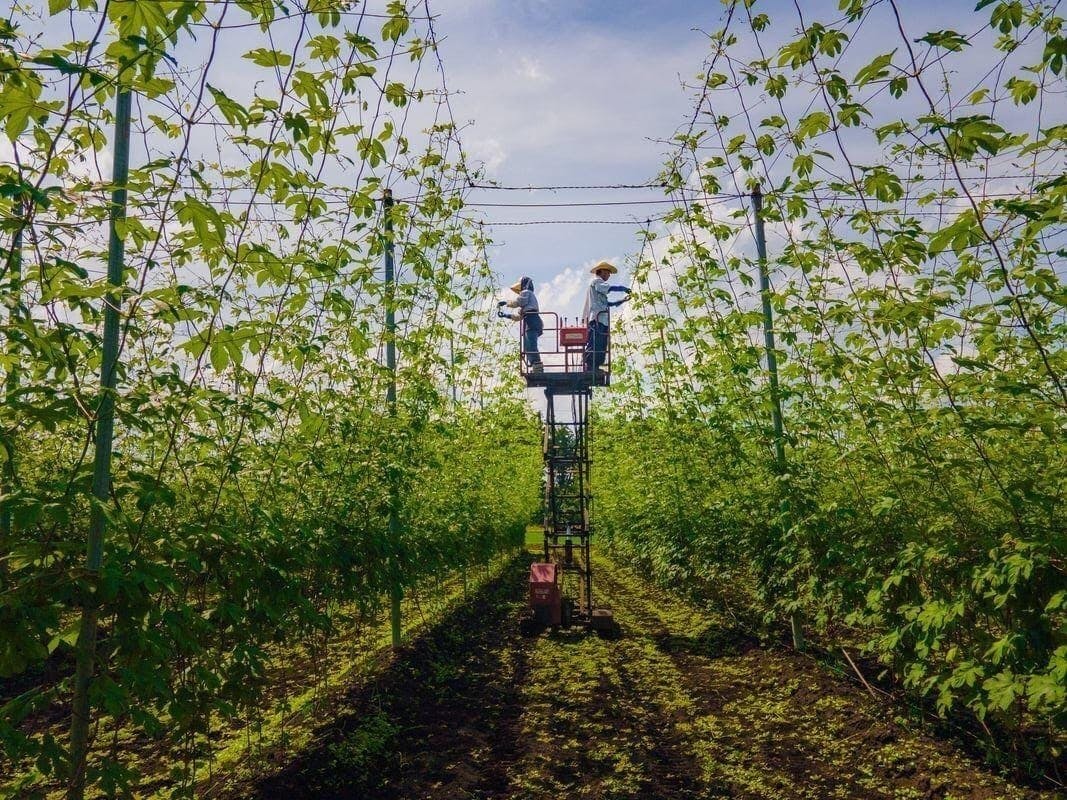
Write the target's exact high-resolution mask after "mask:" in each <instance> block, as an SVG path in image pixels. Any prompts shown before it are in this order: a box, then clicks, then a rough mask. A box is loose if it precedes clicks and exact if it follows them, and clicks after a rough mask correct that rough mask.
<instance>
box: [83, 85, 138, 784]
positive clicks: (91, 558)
mask: <svg viewBox="0 0 1067 800" xmlns="http://www.w3.org/2000/svg"><path fill="white" fill-rule="evenodd" d="M130 103H131V94H130V90H129V89H120V90H119V93H118V96H117V97H116V98H115V163H114V168H113V172H112V190H111V212H110V224H109V228H110V239H109V242H108V250H107V280H108V284H109V286H110V291H109V292H108V294H107V296H106V297H105V298H104V347H103V354H102V361H101V364H100V404H99V406H98V407H97V417H96V451H95V454H94V458H93V504H92V510H91V516H90V518H89V542H88V545H87V547H86V560H85V571H86V582H87V584H88V587H87V591H88V592H89V596H88V597H86V599H85V603H84V606H83V608H82V619H81V629H80V631H79V633H78V652H77V662H76V667H75V673H74V701H73V706H72V713H71V722H70V763H71V773H70V783H69V785H68V788H67V797H68V798H69V799H70V800H81V798H82V796H83V795H84V793H85V766H86V765H85V761H86V756H87V751H88V743H89V683H90V681H91V679H92V674H93V659H94V656H95V653H96V628H97V615H98V609H97V605H96V603H97V601H96V597H95V596H94V593H95V591H96V586H95V584H96V579H97V577H98V576H99V573H100V567H101V565H102V564H103V560H104V532H105V529H106V527H107V519H106V517H105V516H104V508H105V506H106V504H107V503H108V500H109V495H110V489H111V445H112V437H113V435H114V428H115V385H116V372H117V370H116V367H117V366H118V356H119V308H120V305H121V303H122V285H123V275H122V273H123V267H124V263H125V242H124V241H123V239H122V237H121V236H120V235H119V225H120V224H121V222H122V221H123V220H124V219H125V218H126V183H127V182H128V180H129V175H130Z"/></svg>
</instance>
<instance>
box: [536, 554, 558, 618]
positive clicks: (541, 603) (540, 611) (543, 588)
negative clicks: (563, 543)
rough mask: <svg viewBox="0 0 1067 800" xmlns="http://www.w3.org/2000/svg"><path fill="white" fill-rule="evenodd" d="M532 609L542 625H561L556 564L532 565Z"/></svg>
mask: <svg viewBox="0 0 1067 800" xmlns="http://www.w3.org/2000/svg"><path fill="white" fill-rule="evenodd" d="M530 608H531V609H532V610H533V613H534V618H535V619H536V620H537V621H538V622H540V623H541V624H542V625H559V624H560V615H561V603H560V594H559V584H558V583H556V565H555V564H531V565H530Z"/></svg>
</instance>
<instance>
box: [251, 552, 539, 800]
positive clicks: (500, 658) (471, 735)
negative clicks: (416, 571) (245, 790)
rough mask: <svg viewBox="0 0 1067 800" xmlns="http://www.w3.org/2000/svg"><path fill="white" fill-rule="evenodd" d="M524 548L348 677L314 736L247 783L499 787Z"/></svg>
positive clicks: (426, 790)
mask: <svg viewBox="0 0 1067 800" xmlns="http://www.w3.org/2000/svg"><path fill="white" fill-rule="evenodd" d="M529 562H530V559H529V558H528V557H526V556H522V557H518V558H516V559H515V560H514V561H513V562H512V563H511V564H509V565H508V566H507V567H506V568H505V569H504V570H503V572H502V574H501V575H500V576H499V577H497V578H496V579H494V580H493V581H491V582H490V583H489V584H488V585H486V586H485V587H483V588H482V589H481V590H480V591H479V592H477V593H476V594H474V595H472V596H471V598H470V599H469V601H468V602H467V603H466V604H465V605H464V606H463V607H461V608H460V609H458V610H457V611H456V613H454V614H453V615H452V616H451V617H449V618H447V619H445V620H443V621H442V622H441V623H440V624H438V625H437V626H435V627H434V628H433V629H431V630H430V631H428V632H427V633H426V634H424V635H423V636H421V637H419V639H417V640H416V641H414V642H412V643H411V644H410V645H407V646H405V647H404V648H403V649H402V650H401V651H400V653H399V654H398V655H397V657H396V659H395V660H394V662H393V663H392V664H391V665H390V666H389V667H388V668H387V669H385V670H384V672H383V674H382V675H381V676H380V677H379V678H378V679H377V680H375V681H373V682H371V683H369V684H366V685H362V686H357V687H354V688H353V690H352V692H351V693H350V695H349V697H348V698H347V702H346V709H347V710H346V712H345V713H344V714H343V715H342V716H340V717H338V718H337V719H335V720H332V721H331V722H330V723H328V724H327V725H326V726H324V727H323V729H321V730H320V731H319V732H318V734H317V737H316V738H317V745H316V747H315V748H314V749H313V750H312V751H310V752H306V753H303V754H301V756H300V757H299V758H298V759H297V760H296V761H294V762H292V763H291V764H289V765H288V766H287V767H286V768H285V769H284V770H283V771H282V772H281V773H279V774H277V775H275V776H273V777H271V778H269V779H267V780H264V781H261V782H260V783H259V785H258V786H257V787H256V790H255V793H254V794H251V793H249V794H244V795H242V796H245V797H247V796H255V797H259V798H262V800H268V799H269V798H278V797H284V798H286V800H302V798H309V799H310V798H316V799H317V800H326V799H328V798H346V799H355V798H358V799H359V800H416V798H418V799H419V800H421V799H422V798H434V799H435V800H460V798H472V797H495V796H500V793H501V792H504V791H506V787H507V785H508V780H507V775H508V772H509V765H510V764H511V762H512V761H513V760H515V759H516V758H517V757H518V747H519V743H520V738H519V736H518V734H517V724H518V720H519V716H520V714H521V711H522V698H521V696H520V687H521V686H522V685H523V684H524V682H525V675H526V672H527V669H528V668H527V663H526V662H527V658H528V655H529V652H530V650H532V647H533V643H532V642H530V641H529V640H526V639H523V638H522V637H521V636H520V635H519V632H518V624H517V618H518V615H519V613H520V610H521V608H522V607H523V605H524V603H525V591H524V590H525V577H526V569H527V565H528V564H529Z"/></svg>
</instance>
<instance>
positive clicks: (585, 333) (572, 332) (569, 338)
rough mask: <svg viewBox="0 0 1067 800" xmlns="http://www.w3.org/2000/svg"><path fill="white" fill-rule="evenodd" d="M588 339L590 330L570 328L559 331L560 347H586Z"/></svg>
mask: <svg viewBox="0 0 1067 800" xmlns="http://www.w3.org/2000/svg"><path fill="white" fill-rule="evenodd" d="M588 338H589V329H588V328H582V327H568V328H560V329H559V346H560V347H585V343H586V340H587V339H588Z"/></svg>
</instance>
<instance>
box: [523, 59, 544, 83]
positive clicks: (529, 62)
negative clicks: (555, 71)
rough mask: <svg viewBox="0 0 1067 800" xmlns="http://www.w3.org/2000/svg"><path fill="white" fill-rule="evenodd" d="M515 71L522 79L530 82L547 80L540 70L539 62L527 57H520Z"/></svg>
mask: <svg viewBox="0 0 1067 800" xmlns="http://www.w3.org/2000/svg"><path fill="white" fill-rule="evenodd" d="M515 71H516V72H517V73H518V74H519V75H520V76H521V77H523V78H526V79H527V80H530V81H544V80H547V79H548V76H547V75H545V72H544V70H543V69H542V68H541V62H540V61H539V60H537V59H534V58H529V57H528V56H522V57H521V58H520V59H519V63H518V66H517V67H516V69H515Z"/></svg>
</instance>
